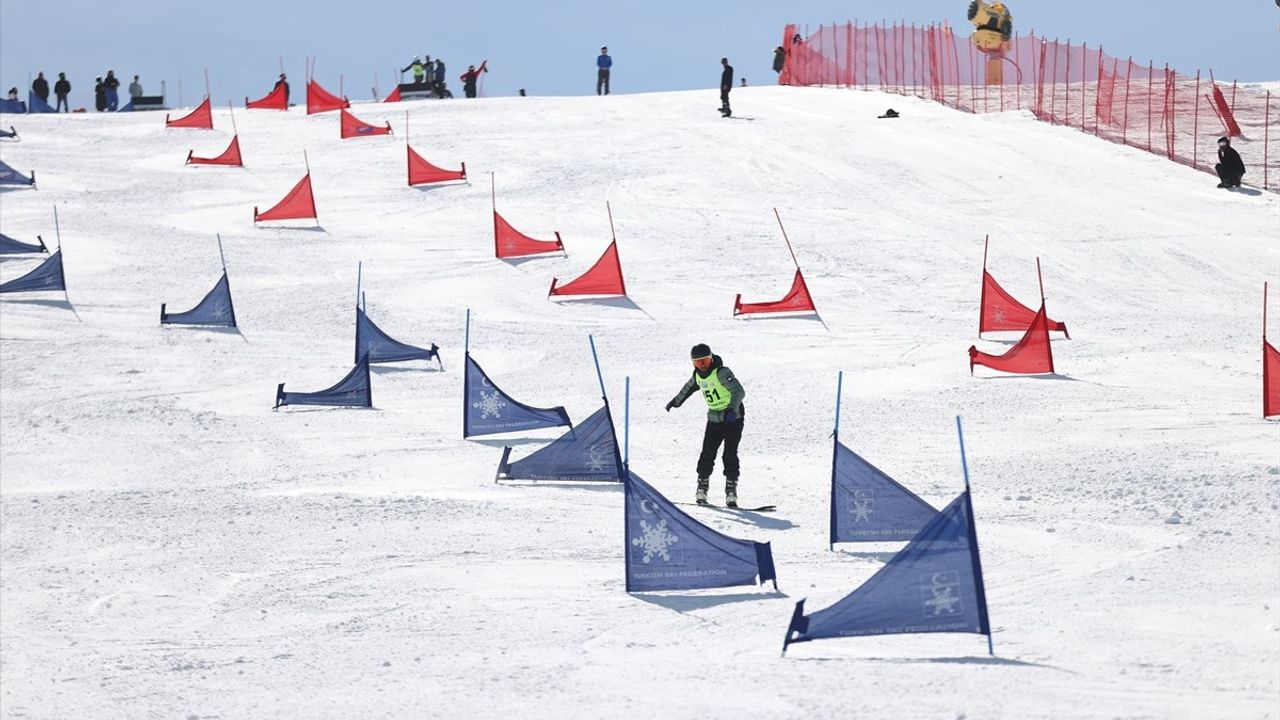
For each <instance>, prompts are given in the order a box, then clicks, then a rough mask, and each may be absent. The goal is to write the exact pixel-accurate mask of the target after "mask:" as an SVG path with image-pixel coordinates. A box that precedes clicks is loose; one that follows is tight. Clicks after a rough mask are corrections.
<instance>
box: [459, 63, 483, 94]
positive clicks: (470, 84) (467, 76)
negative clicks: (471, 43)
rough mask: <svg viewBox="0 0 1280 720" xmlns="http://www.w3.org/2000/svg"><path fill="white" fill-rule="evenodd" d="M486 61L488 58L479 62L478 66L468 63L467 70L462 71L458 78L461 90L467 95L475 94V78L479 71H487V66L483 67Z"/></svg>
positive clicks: (478, 75)
mask: <svg viewBox="0 0 1280 720" xmlns="http://www.w3.org/2000/svg"><path fill="white" fill-rule="evenodd" d="M488 63H489V61H488V60H486V61H484V62H482V63H480V67H479V68H477V67H476V66H475V65H468V66H467V71H466V72H464V73H462V77H461V78H460V79H461V80H462V91H463V93H464V94H466V96H467V97H469V98H473V97H475V96H476V79H477V78H479V77H480V73H482V72H489V68H487V67H485V66H486V65H487V64H488Z"/></svg>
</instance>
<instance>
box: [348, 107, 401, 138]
mask: <svg viewBox="0 0 1280 720" xmlns="http://www.w3.org/2000/svg"><path fill="white" fill-rule="evenodd" d="M340 134H341V136H342V139H343V140H346V139H347V138H353V137H366V136H373V135H389V134H391V123H387V124H386V126H385V127H378V126H377V125H370V124H369V123H367V122H365V121H363V120H361V119H360V118H358V117H356V116H355V115H352V114H351V113H349V112H347V111H346V109H345V108H343V109H342V130H341V133H340Z"/></svg>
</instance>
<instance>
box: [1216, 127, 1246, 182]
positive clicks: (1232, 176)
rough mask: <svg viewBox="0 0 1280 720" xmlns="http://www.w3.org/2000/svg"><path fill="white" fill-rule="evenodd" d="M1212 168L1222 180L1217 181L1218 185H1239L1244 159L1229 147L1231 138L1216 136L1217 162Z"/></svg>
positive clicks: (1242, 173) (1242, 174)
mask: <svg viewBox="0 0 1280 720" xmlns="http://www.w3.org/2000/svg"><path fill="white" fill-rule="evenodd" d="M1213 169H1214V170H1217V171H1218V179H1219V180H1221V181H1222V182H1220V183H1218V187H1220V188H1233V187H1240V178H1242V177H1243V176H1244V161H1243V160H1241V159H1240V153H1238V152H1236V149H1235V148H1233V147H1231V138H1229V137H1226V136H1223V137H1220V138H1218V164H1217V165H1214V166H1213Z"/></svg>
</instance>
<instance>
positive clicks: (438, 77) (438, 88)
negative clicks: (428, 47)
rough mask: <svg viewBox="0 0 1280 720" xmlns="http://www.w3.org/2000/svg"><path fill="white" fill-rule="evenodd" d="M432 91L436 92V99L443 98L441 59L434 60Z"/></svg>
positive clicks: (442, 62)
mask: <svg viewBox="0 0 1280 720" xmlns="http://www.w3.org/2000/svg"><path fill="white" fill-rule="evenodd" d="M433 89H434V90H435V92H436V97H438V98H442V97H444V60H443V59H442V58H436V73H435V87H434V88H433ZM450 97H452V96H450Z"/></svg>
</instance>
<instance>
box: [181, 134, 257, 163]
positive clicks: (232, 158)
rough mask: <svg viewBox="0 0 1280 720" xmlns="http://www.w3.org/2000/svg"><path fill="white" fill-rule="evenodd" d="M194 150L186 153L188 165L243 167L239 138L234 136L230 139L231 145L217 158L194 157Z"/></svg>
mask: <svg viewBox="0 0 1280 720" xmlns="http://www.w3.org/2000/svg"><path fill="white" fill-rule="evenodd" d="M195 152H196V151H195V150H192V151H190V152H188V153H187V164H188V165H230V166H232V167H244V162H243V161H241V159H240V136H239V135H236V136H235V137H233V138H231V144H230V145H228V146H227V149H226V150H223V151H222V154H221V155H219V156H217V157H211V158H205V157H196V156H195Z"/></svg>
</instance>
